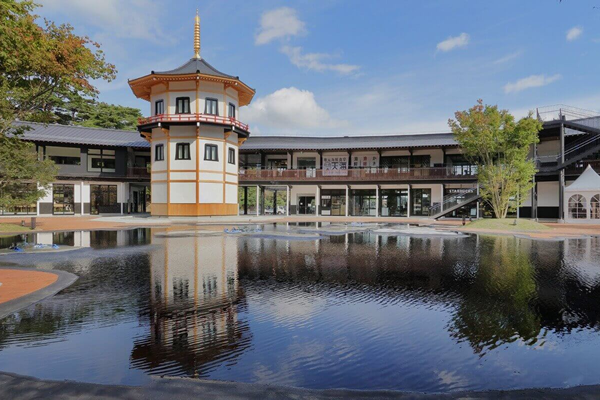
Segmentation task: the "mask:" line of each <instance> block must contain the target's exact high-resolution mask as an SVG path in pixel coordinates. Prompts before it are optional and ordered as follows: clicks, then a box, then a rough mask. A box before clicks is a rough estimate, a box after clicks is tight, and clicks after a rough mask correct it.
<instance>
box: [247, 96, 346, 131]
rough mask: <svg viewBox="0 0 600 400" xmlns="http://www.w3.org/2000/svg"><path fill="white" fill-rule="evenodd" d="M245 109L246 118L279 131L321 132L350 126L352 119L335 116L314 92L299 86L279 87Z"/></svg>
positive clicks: (248, 120)
mask: <svg viewBox="0 0 600 400" xmlns="http://www.w3.org/2000/svg"><path fill="white" fill-rule="evenodd" d="M241 112H242V114H243V115H242V116H241V118H242V120H243V121H247V122H249V123H250V124H251V125H258V126H259V129H261V128H260V127H267V128H272V129H274V130H275V133H292V132H297V131H298V130H300V129H306V130H313V131H319V130H325V129H333V128H343V127H346V126H348V122H346V121H340V120H337V119H334V118H332V117H331V116H330V115H329V113H328V112H327V110H325V109H324V108H323V107H321V106H320V105H319V104H317V101H316V100H315V95H314V94H313V93H312V92H310V91H308V90H300V89H297V88H295V87H289V88H283V89H279V90H277V91H275V92H273V93H271V94H269V95H267V96H265V97H261V98H258V99H255V100H254V101H253V102H252V103H251V104H250V105H249V106H248V107H247V108H246V109H244V110H242V111H241ZM261 130H262V129H261Z"/></svg>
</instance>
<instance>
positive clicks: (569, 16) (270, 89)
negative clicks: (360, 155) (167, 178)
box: [37, 0, 600, 136]
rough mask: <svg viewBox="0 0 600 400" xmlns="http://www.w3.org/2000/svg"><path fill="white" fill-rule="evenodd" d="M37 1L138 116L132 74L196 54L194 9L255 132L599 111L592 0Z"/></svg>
mask: <svg viewBox="0 0 600 400" xmlns="http://www.w3.org/2000/svg"><path fill="white" fill-rule="evenodd" d="M39 2H40V3H41V4H42V5H43V7H42V8H40V9H38V11H37V14H39V15H41V16H43V17H47V18H49V19H51V20H53V21H56V22H69V23H71V24H72V25H73V26H74V27H75V31H76V32H77V33H78V34H84V35H88V36H90V37H91V38H92V39H94V40H96V41H98V42H100V43H101V44H102V48H103V49H104V51H105V53H106V57H107V59H108V60H109V61H110V62H112V63H113V64H115V65H116V66H117V69H118V70H119V74H118V78H117V79H116V80H115V81H113V82H110V83H105V82H99V83H98V88H99V89H100V91H101V94H100V100H102V101H106V102H109V103H115V104H121V105H127V106H134V107H138V108H141V109H142V111H143V113H144V114H147V113H148V111H149V109H150V108H149V105H148V103H147V102H145V101H142V100H138V99H136V98H135V96H134V95H133V94H132V92H131V90H130V89H129V87H128V85H127V79H131V78H136V77H139V76H142V75H145V74H147V73H149V72H150V71H151V70H162V69H171V68H174V67H177V66H179V65H181V64H183V63H184V62H186V61H187V60H188V59H189V58H191V56H192V55H193V18H194V15H195V10H196V8H198V9H199V10H200V16H201V18H202V27H201V29H202V57H203V58H205V59H206V60H207V61H208V62H209V63H211V64H212V65H213V66H214V67H216V68H217V69H219V70H221V71H223V72H225V73H228V74H232V75H238V76H240V78H241V79H242V80H243V81H244V82H246V83H247V84H249V85H250V86H251V87H253V88H255V89H256V96H255V97H254V100H253V102H252V104H251V105H250V106H249V107H246V109H242V110H241V111H240V115H241V116H240V119H241V120H242V121H244V122H248V123H250V125H251V130H252V132H253V133H254V134H261V135H266V134H285V135H291V134H298V135H327V136H330V135H353V134H381V133H390V134H391V133H421V132H439V131H448V128H447V120H448V118H451V117H452V116H453V114H454V112H455V111H456V110H462V109H466V108H468V107H470V106H471V105H473V104H475V102H476V100H477V99H478V98H482V99H483V100H484V102H485V103H488V104H498V105H499V106H500V107H502V108H508V109H509V110H511V111H512V112H513V113H514V114H515V115H517V116H523V115H525V114H526V113H527V110H530V109H535V107H541V106H547V105H552V104H558V103H563V104H568V105H572V106H577V107H582V108H586V109H592V110H596V109H600V56H599V55H600V0H564V1H563V2H562V3H561V2H559V0H502V1H494V2H492V1H480V0H452V1H449V0H438V1H433V0H431V1H428V0H422V1H414V0H410V1H408V0H406V1H405V0H396V1H392V0H390V1H385V0H379V1H370V2H366V1H358V0H345V1H342V0H320V1H316V0H314V1H308V0H300V1H276V0H253V1H247V0H246V1H234V0H232V1H216V0H210V1H209V0H203V1H188V0H185V1H171V2H166V1H164V0H163V1H155V0H132V1H118V0H102V1H99V0H39ZM594 7H598V8H594Z"/></svg>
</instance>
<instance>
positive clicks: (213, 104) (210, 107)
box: [204, 98, 219, 115]
mask: <svg viewBox="0 0 600 400" xmlns="http://www.w3.org/2000/svg"><path fill="white" fill-rule="evenodd" d="M204 114H210V115H219V102H218V101H217V99H211V98H207V99H206V102H205V105H204Z"/></svg>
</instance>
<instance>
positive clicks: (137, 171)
mask: <svg viewBox="0 0 600 400" xmlns="http://www.w3.org/2000/svg"><path fill="white" fill-rule="evenodd" d="M127 177H128V178H143V179H150V168H148V167H127Z"/></svg>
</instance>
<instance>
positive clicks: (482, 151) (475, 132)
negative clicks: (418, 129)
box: [448, 100, 542, 218]
mask: <svg viewBox="0 0 600 400" xmlns="http://www.w3.org/2000/svg"><path fill="white" fill-rule="evenodd" d="M455 118H456V119H455V120H452V119H450V120H449V121H448V124H449V125H450V128H451V129H452V132H453V133H454V136H455V138H456V140H457V142H458V143H459V144H460V146H461V147H462V149H463V153H464V155H465V157H466V158H467V159H468V160H469V161H470V162H471V163H473V164H475V165H477V168H478V179H479V184H480V194H481V196H482V198H483V199H484V201H486V202H487V203H488V204H489V205H490V207H491V208H492V210H493V212H494V214H495V216H496V218H506V214H507V213H508V211H509V208H510V204H511V200H516V203H515V204H516V206H517V207H518V206H520V205H521V203H522V202H523V201H524V200H525V199H526V198H527V196H528V192H529V190H531V188H532V187H533V183H532V180H533V177H534V175H535V173H536V169H535V164H534V161H533V160H531V159H529V157H528V156H529V152H530V149H531V146H532V145H533V144H535V143H537V142H538V141H539V138H538V132H539V131H540V130H541V129H542V124H541V122H539V121H538V120H537V119H535V118H533V117H532V115H531V113H530V114H529V115H528V116H527V117H525V118H522V119H520V120H519V121H515V118H514V117H513V116H512V115H511V114H510V113H509V112H508V111H507V110H499V109H498V106H490V105H485V106H484V105H483V101H482V100H478V102H477V104H476V105H475V106H473V107H471V108H470V109H469V110H466V111H458V112H456V114H455Z"/></svg>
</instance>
